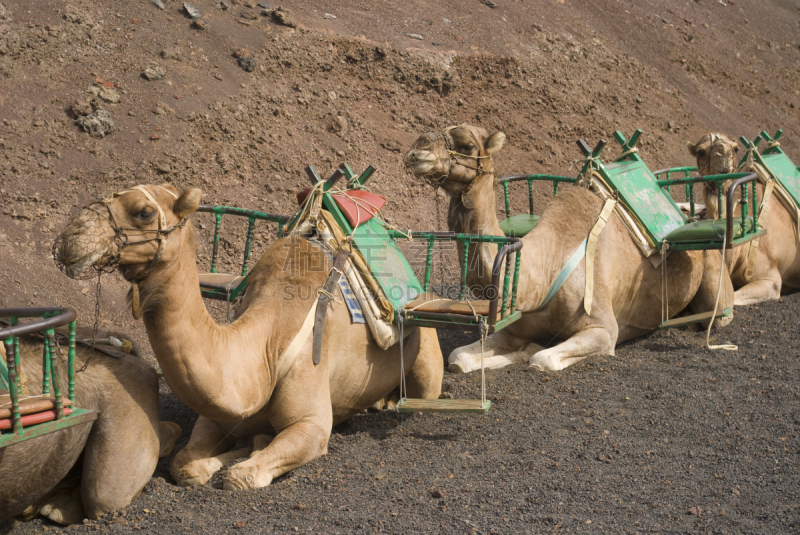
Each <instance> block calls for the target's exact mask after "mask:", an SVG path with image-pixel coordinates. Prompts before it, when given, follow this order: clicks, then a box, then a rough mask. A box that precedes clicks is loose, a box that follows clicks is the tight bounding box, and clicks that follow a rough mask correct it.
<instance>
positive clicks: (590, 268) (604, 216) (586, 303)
mask: <svg viewBox="0 0 800 535" xmlns="http://www.w3.org/2000/svg"><path fill="white" fill-rule="evenodd" d="M616 204H617V201H616V199H614V198H613V197H609V198H608V199H606V203H605V204H604V205H603V210H602V211H601V212H600V215H599V216H598V217H597V220H596V221H595V223H594V226H593V227H592V231H591V232H590V233H589V238H588V241H587V242H586V286H585V288H584V292H583V309H584V310H585V311H586V315H587V316H591V315H592V293H593V292H594V255H595V253H596V252H597V240H599V239H600V233H601V232H603V229H604V228H605V226H606V223H608V217H609V216H610V215H611V211H612V210H613V209H614V206H615V205H616Z"/></svg>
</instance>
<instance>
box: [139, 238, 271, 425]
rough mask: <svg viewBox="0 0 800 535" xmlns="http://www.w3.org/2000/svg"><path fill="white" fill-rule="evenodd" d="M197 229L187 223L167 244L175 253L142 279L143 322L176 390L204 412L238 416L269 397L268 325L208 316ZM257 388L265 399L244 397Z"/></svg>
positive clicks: (223, 417)
mask: <svg viewBox="0 0 800 535" xmlns="http://www.w3.org/2000/svg"><path fill="white" fill-rule="evenodd" d="M193 232H194V231H193V230H192V228H191V227H190V226H188V225H187V228H186V229H184V231H183V232H181V234H180V236H179V238H180V240H181V241H180V243H172V244H169V245H168V246H172V247H174V248H176V249H178V250H173V251H172V252H173V254H174V255H175V256H174V257H172V258H170V259H169V260H167V259H166V256H167V255H165V260H163V261H162V262H161V263H160V264H159V265H158V266H156V267H155V268H154V269H153V271H152V272H151V273H150V274H149V275H148V276H147V277H145V279H144V280H143V281H141V282H140V292H141V298H142V311H143V318H144V324H145V328H146V330H147V335H148V337H149V339H150V344H151V346H152V348H153V352H154V353H155V357H156V360H158V363H159V365H160V367H161V369H162V371H163V374H164V379H165V380H166V382H167V384H168V385H169V387H170V389H172V391H173V392H174V393H175V395H177V396H178V398H180V399H181V401H183V402H184V403H186V404H187V405H189V406H190V407H191V408H192V409H194V410H195V411H196V412H197V413H198V414H201V415H203V416H207V417H209V418H212V419H216V420H217V421H224V420H230V419H234V420H239V419H240V418H241V416H242V415H247V414H250V413H252V412H254V411H255V410H257V408H258V407H261V406H262V405H263V401H265V400H266V398H267V397H268V396H269V392H267V391H265V390H267V389H264V388H263V385H264V384H265V379H267V380H268V379H269V371H268V367H267V366H266V358H265V355H264V353H265V348H266V343H265V340H262V339H261V338H264V336H265V335H264V334H263V333H264V331H265V330H261V331H260V332H259V331H258V330H255V332H250V331H253V330H254V329H253V328H252V326H253V322H248V321H246V320H244V321H242V320H243V319H244V318H240V320H239V321H237V322H236V323H234V324H230V325H219V324H217V323H216V322H215V321H214V319H213V318H212V317H211V316H210V314H209V313H208V311H207V310H206V306H205V303H204V302H203V298H202V296H201V295H200V284H199V277H198V273H197V263H196V260H195V258H196V249H195V246H194V235H193ZM174 237H178V236H175V235H173V237H171V238H170V239H174ZM176 241H177V240H176ZM170 256H172V255H170ZM248 369H250V371H248ZM265 374H266V377H265ZM259 389H260V390H262V391H264V392H263V396H264V400H254V399H252V398H250V399H248V398H246V397H245V396H244V393H248V395H250V394H251V393H252V392H256V391H258V390H259Z"/></svg>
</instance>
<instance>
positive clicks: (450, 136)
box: [404, 125, 506, 193]
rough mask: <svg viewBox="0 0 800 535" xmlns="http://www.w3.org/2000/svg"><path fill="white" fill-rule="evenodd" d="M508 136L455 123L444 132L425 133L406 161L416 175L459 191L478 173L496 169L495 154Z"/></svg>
mask: <svg viewBox="0 0 800 535" xmlns="http://www.w3.org/2000/svg"><path fill="white" fill-rule="evenodd" d="M505 140H506V135H505V134H504V133H502V132H495V133H494V134H492V135H489V133H488V132H487V131H486V130H484V129H483V128H480V127H477V126H470V125H459V126H451V127H449V128H446V129H445V130H444V131H443V132H428V133H426V134H422V135H421V136H420V137H419V139H417V141H415V142H414V145H413V146H412V147H411V150H410V151H408V154H406V156H405V159H404V161H405V164H406V166H407V167H408V168H409V169H411V171H412V172H413V173H414V174H415V175H419V176H422V177H426V178H428V179H430V180H431V181H432V182H434V183H435V184H437V185H441V186H442V187H443V188H444V189H445V190H446V191H448V192H449V193H459V192H463V191H464V190H466V189H467V188H469V186H470V184H472V181H473V180H475V178H477V177H478V176H480V175H482V174H487V173H492V172H493V171H494V164H493V162H492V155H493V154H494V153H496V152H497V151H499V150H500V149H501V148H503V143H504V142H505Z"/></svg>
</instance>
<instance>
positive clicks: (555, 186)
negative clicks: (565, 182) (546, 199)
mask: <svg viewBox="0 0 800 535" xmlns="http://www.w3.org/2000/svg"><path fill="white" fill-rule="evenodd" d="M556 195H558V180H553V196H556Z"/></svg>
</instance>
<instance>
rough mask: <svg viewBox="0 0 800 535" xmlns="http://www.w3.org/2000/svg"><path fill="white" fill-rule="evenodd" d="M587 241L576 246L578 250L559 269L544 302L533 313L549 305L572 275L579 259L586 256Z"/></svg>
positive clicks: (586, 239) (587, 239)
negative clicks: (559, 271)
mask: <svg viewBox="0 0 800 535" xmlns="http://www.w3.org/2000/svg"><path fill="white" fill-rule="evenodd" d="M588 241H589V238H588V237H587V238H585V239H584V240H583V241H582V242H581V244H580V245H579V246H578V248H577V249H576V250H575V252H574V253H572V258H570V259H569V261H568V262H567V263H566V264H565V265H564V267H563V268H561V273H559V274H558V277H556V280H554V281H553V284H551V285H550V289H548V290H547V295H545V296H544V301H542V304H541V305H539V306H538V307H536V309H534V310H533V312H538V311H540V310H542V309H543V308H544V307H546V306H547V304H548V303H550V301H552V300H553V298H554V297H555V296H556V294H557V293H558V291H559V290H560V289H561V286H563V285H564V282H565V281H566V280H567V277H569V275H570V273H572V271H573V270H574V269H575V267H576V266H577V265H578V263H579V262H580V261H581V259H583V257H584V256H586V244H587V243H588Z"/></svg>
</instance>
